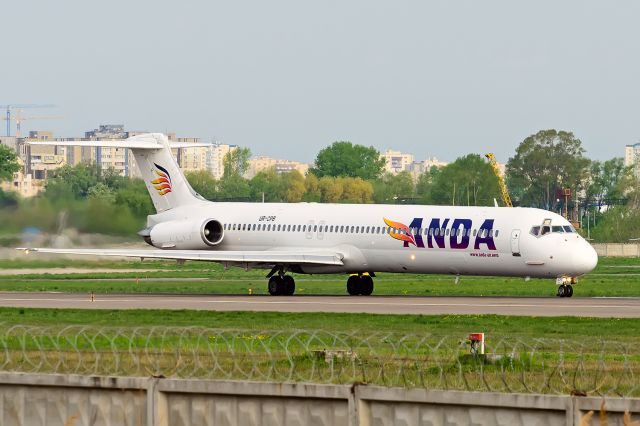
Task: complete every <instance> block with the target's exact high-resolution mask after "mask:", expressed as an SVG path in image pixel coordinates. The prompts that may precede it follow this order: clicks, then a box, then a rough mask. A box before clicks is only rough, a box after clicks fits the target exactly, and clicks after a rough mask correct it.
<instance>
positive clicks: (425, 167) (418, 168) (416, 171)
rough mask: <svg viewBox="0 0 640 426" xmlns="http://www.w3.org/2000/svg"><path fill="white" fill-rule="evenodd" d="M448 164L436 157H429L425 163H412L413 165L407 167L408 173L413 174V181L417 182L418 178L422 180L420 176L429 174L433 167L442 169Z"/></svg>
mask: <svg viewBox="0 0 640 426" xmlns="http://www.w3.org/2000/svg"><path fill="white" fill-rule="evenodd" d="M447 164H449V163H447V162H445V161H440V160H438V159H437V158H436V157H428V158H427V159H426V160H424V161H414V162H412V163H411V164H409V166H407V171H408V172H409V173H411V176H413V180H414V181H417V180H418V178H420V175H422V174H424V173H427V172H429V171H430V170H431V168H432V167H437V168H440V167H444V166H446V165H447Z"/></svg>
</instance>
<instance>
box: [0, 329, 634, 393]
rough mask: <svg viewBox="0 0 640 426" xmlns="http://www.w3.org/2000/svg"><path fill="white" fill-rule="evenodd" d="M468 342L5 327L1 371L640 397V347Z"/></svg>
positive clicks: (0, 332) (305, 333)
mask: <svg viewBox="0 0 640 426" xmlns="http://www.w3.org/2000/svg"><path fill="white" fill-rule="evenodd" d="M465 337H466V336H455V337H454V336H438V335H434V334H398V333H385V332H379V333H361V332H356V331H354V332H336V331H318V330H313V331H311V330H296V331H290V330H287V331H261V332H257V331H248V330H227V329H214V328H201V327H96V326H78V325H73V326H27V325H13V326H7V325H0V371H5V372H27V373H59V374H82V375H107V376H159V377H173V378H201V379H215V380H249V381H269V382H312V383H330V384H350V383H355V382H358V383H367V384H376V385H383V386H403V387H418V388H430V389H443V390H469V391H491V392H519V393H548V394H569V393H573V394H587V395H607V396H626V397H637V396H640V350H639V349H640V347H639V345H638V343H620V342H609V341H584V342H582V341H571V340H561V339H537V338H517V337H498V336H490V337H489V339H488V340H487V342H486V352H485V354H484V355H481V354H473V353H471V351H470V345H469V342H468V341H466V339H465Z"/></svg>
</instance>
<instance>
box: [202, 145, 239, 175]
mask: <svg viewBox="0 0 640 426" xmlns="http://www.w3.org/2000/svg"><path fill="white" fill-rule="evenodd" d="M236 149H238V146H237V145H227V144H222V143H214V144H212V145H211V147H208V148H207V151H206V161H205V164H206V169H207V170H208V171H209V173H211V175H212V176H213V177H214V178H216V179H220V178H221V177H222V175H223V174H224V157H225V155H227V154H228V153H230V152H232V151H234V150H236Z"/></svg>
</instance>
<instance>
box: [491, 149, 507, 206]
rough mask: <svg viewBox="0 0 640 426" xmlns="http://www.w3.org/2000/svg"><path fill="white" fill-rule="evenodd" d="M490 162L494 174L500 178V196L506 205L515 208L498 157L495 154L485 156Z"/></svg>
mask: <svg viewBox="0 0 640 426" xmlns="http://www.w3.org/2000/svg"><path fill="white" fill-rule="evenodd" d="M484 156H485V157H487V159H488V160H489V164H490V165H491V168H492V169H493V173H494V174H495V175H496V177H497V178H498V185H499V186H500V194H501V195H502V201H504V205H505V206H507V207H513V203H512V202H511V197H510V196H509V190H508V189H507V184H506V183H505V182H504V178H503V177H502V173H500V167H498V162H497V161H496V156H495V155H493V153H491V152H490V153H488V154H485V155H484Z"/></svg>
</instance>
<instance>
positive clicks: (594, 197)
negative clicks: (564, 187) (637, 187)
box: [586, 158, 633, 207]
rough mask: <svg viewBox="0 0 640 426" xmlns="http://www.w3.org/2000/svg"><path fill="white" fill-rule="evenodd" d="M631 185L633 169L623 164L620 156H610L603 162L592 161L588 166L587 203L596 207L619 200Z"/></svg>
mask: <svg viewBox="0 0 640 426" xmlns="http://www.w3.org/2000/svg"><path fill="white" fill-rule="evenodd" d="M632 187H633V169H632V168H631V167H627V166H625V165H624V160H623V159H622V158H612V159H611V160H607V161H605V162H604V163H601V162H600V161H592V162H591V166H590V168H589V184H588V186H587V188H586V198H587V202H588V203H591V202H593V203H595V204H596V205H597V206H598V207H601V206H602V205H604V204H611V203H612V202H613V203H614V204H615V203H616V202H620V201H621V200H622V199H623V198H625V196H626V195H627V193H628V192H629V190H630V189H632Z"/></svg>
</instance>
